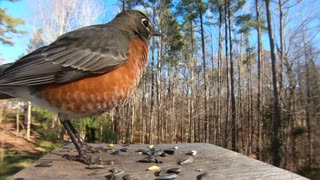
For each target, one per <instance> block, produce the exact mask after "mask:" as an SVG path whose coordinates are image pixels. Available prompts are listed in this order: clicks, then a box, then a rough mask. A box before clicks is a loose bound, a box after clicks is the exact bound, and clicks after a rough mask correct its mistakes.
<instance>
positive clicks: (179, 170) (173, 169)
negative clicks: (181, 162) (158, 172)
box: [167, 168, 181, 174]
mask: <svg viewBox="0 0 320 180" xmlns="http://www.w3.org/2000/svg"><path fill="white" fill-rule="evenodd" d="M167 173H168V174H171V173H174V174H179V173H181V169H180V168H170V169H168V170H167Z"/></svg>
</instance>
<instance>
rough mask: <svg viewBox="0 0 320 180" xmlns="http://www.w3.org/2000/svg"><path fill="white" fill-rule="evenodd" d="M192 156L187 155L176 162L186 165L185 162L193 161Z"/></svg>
mask: <svg viewBox="0 0 320 180" xmlns="http://www.w3.org/2000/svg"><path fill="white" fill-rule="evenodd" d="M193 160H194V159H193V157H192V156H189V157H187V158H186V159H183V160H181V161H178V164H179V165H186V164H191V163H192V162H193Z"/></svg>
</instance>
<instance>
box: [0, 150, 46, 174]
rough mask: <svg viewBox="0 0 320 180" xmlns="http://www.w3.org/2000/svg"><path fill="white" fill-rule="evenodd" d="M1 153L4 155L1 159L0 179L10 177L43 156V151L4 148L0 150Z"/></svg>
mask: <svg viewBox="0 0 320 180" xmlns="http://www.w3.org/2000/svg"><path fill="white" fill-rule="evenodd" d="M0 153H1V156H2V157H3V159H2V160H0V179H8V178H9V177H10V176H12V175H14V174H15V173H17V172H19V171H20V170H21V169H23V168H25V167H26V166H28V165H29V164H31V163H32V162H33V161H35V160H36V159H39V158H40V157H41V156H42V154H41V153H39V154H33V153H27V152H17V151H13V150H4V151H0Z"/></svg>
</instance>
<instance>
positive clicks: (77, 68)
mask: <svg viewBox="0 0 320 180" xmlns="http://www.w3.org/2000/svg"><path fill="white" fill-rule="evenodd" d="M160 35H161V34H160V33H159V32H157V31H155V29H154V26H153V24H152V23H151V21H150V19H149V18H148V17H147V16H146V15H145V14H143V13H142V12H140V11H136V10H126V11H123V12H121V13H119V14H118V15H117V16H116V17H115V18H114V19H113V20H112V21H110V22H109V23H107V24H100V25H93V26H88V27H83V28H80V29H77V30H74V31H71V32H68V33H65V34H63V35H61V36H60V37H58V38H57V40H56V41H54V42H53V43H51V44H50V45H48V46H44V47H41V48H39V49H37V50H35V51H33V52H32V53H30V54H28V55H26V56H24V57H22V58H21V59H19V60H18V61H16V62H15V63H10V64H5V65H2V66H0V98H2V99H3V98H10V97H18V98H21V99H25V100H28V101H31V102H33V103H34V104H36V105H38V106H40V107H44V108H46V109H48V110H50V111H52V112H55V113H58V114H59V118H60V121H61V123H62V124H63V126H64V127H65V129H66V130H67V132H68V134H69V136H70V137H71V140H72V142H73V143H74V145H75V147H76V149H77V151H78V153H79V155H78V156H77V157H78V160H80V161H83V162H84V163H86V164H92V163H96V160H95V159H93V158H91V157H90V156H88V155H87V154H86V153H85V152H84V150H83V148H85V147H87V145H86V144H85V143H84V141H83V140H82V139H81V137H80V136H79V134H78V133H77V131H76V130H75V129H74V128H73V126H72V125H71V123H70V119H75V118H81V117H87V116H93V115H98V114H100V113H103V112H106V111H108V110H111V109H112V108H114V107H115V106H117V105H119V104H121V103H124V102H125V101H126V100H127V99H128V98H129V97H130V96H131V95H132V94H133V92H134V90H135V89H136V87H137V85H138V83H139V80H140V78H141V76H142V74H143V71H144V69H145V67H146V64H147V58H148V41H149V39H150V37H151V36H160Z"/></svg>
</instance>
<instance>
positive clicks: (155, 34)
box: [152, 31, 163, 36]
mask: <svg viewBox="0 0 320 180" xmlns="http://www.w3.org/2000/svg"><path fill="white" fill-rule="evenodd" d="M152 36H163V34H161V32H159V31H153V33H152Z"/></svg>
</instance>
